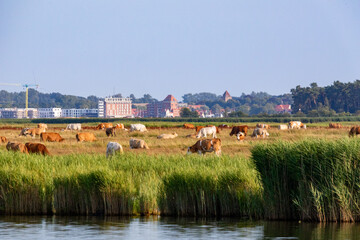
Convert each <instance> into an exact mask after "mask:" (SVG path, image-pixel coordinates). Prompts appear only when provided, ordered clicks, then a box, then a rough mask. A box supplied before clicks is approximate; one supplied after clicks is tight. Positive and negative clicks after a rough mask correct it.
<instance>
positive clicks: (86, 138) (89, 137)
mask: <svg viewBox="0 0 360 240" xmlns="http://www.w3.org/2000/svg"><path fill="white" fill-rule="evenodd" d="M76 140H77V141H78V142H93V141H97V139H96V137H95V135H94V134H93V133H89V132H83V133H77V134H76Z"/></svg>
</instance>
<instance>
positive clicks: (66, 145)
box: [0, 123, 356, 157]
mask: <svg viewBox="0 0 360 240" xmlns="http://www.w3.org/2000/svg"><path fill="white" fill-rule="evenodd" d="M342 124H343V125H346V123H342ZM94 125H96V124H89V125H86V126H89V127H93V126H94ZM149 125H150V124H149ZM151 125H152V126H154V123H152V124H151ZM248 125H249V126H250V130H249V133H248V136H247V137H246V138H245V140H244V141H243V142H239V141H237V140H236V138H235V136H233V137H230V136H229V133H230V131H231V129H223V130H220V133H219V134H217V137H219V138H220V139H221V141H222V152H223V153H224V154H227V155H230V156H233V155H241V156H245V157H248V156H249V155H250V149H251V147H252V146H253V145H254V144H257V143H259V142H264V141H266V142H274V141H277V140H279V139H281V140H286V141H291V142H293V141H300V140H304V139H319V138H320V139H329V140H330V139H333V140H335V139H341V138H345V137H347V136H348V131H349V127H350V126H352V125H356V123H348V124H347V126H348V127H344V128H341V129H330V128H327V127H325V126H327V125H328V123H322V124H321V125H319V124H308V129H301V130H283V131H280V130H278V129H277V124H274V123H271V124H270V125H271V127H272V128H271V129H270V130H269V133H270V137H269V138H267V139H262V138H258V139H255V138H251V137H250V135H251V133H252V131H253V128H254V127H255V125H256V124H255V123H249V124H248ZM48 126H49V129H48V132H58V133H60V135H61V136H62V137H63V138H65V141H64V142H62V143H57V142H55V143H51V142H47V143H45V145H46V146H47V148H48V149H49V151H50V152H51V153H52V154H53V155H64V154H79V153H80V154H94V153H104V154H105V151H106V145H107V143H108V142H109V141H116V142H119V143H120V144H121V145H122V146H123V148H124V150H125V151H128V152H134V153H144V152H146V153H147V154H148V155H157V154H161V155H169V154H185V153H186V151H187V148H188V147H189V146H191V145H193V144H194V143H195V142H196V141H197V139H194V138H187V137H186V136H187V135H189V134H194V133H195V131H194V130H193V129H184V128H175V127H174V128H162V129H149V131H148V132H146V133H139V132H132V133H131V132H129V131H124V130H117V131H116V134H117V136H116V137H107V136H106V134H105V131H104V130H94V129H86V130H83V131H86V132H93V133H94V134H95V136H96V137H97V139H98V141H96V142H93V143H78V142H77V141H76V138H75V135H76V131H72V132H71V131H61V129H63V128H65V126H66V125H65V124H48ZM83 126H84V125H83ZM23 127H35V124H33V125H26V126H25V125H23V124H13V125H0V136H5V137H7V139H8V140H9V141H16V142H22V143H26V142H30V141H31V142H40V138H39V136H37V137H35V138H31V137H30V136H27V137H24V136H19V133H20V128H23ZM4 128H5V129H4ZM6 128H16V129H6ZM173 132H176V133H177V134H178V135H179V136H178V137H177V138H175V139H170V140H169V139H167V140H166V139H157V138H156V137H157V136H158V135H160V134H162V133H173ZM132 137H134V138H140V139H144V140H145V141H146V142H147V144H148V145H149V147H150V150H143V149H142V150H131V149H130V147H129V139H130V138H132ZM1 149H5V145H4V144H3V145H2V146H0V150H1Z"/></svg>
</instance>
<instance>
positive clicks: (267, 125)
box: [256, 123, 270, 129]
mask: <svg viewBox="0 0 360 240" xmlns="http://www.w3.org/2000/svg"><path fill="white" fill-rule="evenodd" d="M256 127H257V128H265V129H270V125H269V124H264V123H258V124H256Z"/></svg>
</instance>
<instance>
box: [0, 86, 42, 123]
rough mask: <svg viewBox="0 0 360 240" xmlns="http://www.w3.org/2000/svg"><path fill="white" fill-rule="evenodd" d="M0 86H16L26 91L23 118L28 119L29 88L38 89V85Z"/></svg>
mask: <svg viewBox="0 0 360 240" xmlns="http://www.w3.org/2000/svg"><path fill="white" fill-rule="evenodd" d="M0 85H4V86H17V87H23V88H25V89H26V91H25V117H26V118H27V117H28V108H29V88H34V87H35V88H38V87H39V85H38V84H27V83H26V84H20V83H0Z"/></svg>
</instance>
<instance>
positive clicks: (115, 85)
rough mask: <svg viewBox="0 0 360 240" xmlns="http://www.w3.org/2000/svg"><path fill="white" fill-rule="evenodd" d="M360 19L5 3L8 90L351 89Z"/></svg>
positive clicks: (310, 6) (324, 5)
mask: <svg viewBox="0 0 360 240" xmlns="http://www.w3.org/2000/svg"><path fill="white" fill-rule="evenodd" d="M359 12H360V2H359V1H340V0H334V1H329V0H304V1H296V2H295V1H291V2H289V1H285V0H276V1H271V2H265V1H236V0H228V1H221V2H217V1H205V0H199V1H187V0H186V1H166V0H154V1H146V0H139V1H115V0H105V1H85V0H75V1H70V0H65V1H45V0H42V1H20V0H14V1H6V0H0V83H21V84H24V83H34V82H36V83H37V84H39V85H40V88H39V89H38V90H39V91H40V92H45V93H51V92H59V93H62V94H67V95H76V96H84V97H87V96H89V95H95V96H98V97H105V96H107V95H112V94H116V93H121V94H122V95H123V96H129V95H130V94H132V93H133V94H134V95H135V96H136V97H142V96H143V95H144V94H147V93H148V94H150V95H151V96H153V97H154V98H157V99H159V100H162V99H164V98H165V97H166V96H167V95H168V94H173V95H174V96H175V97H176V98H177V99H178V100H181V97H182V96H183V95H184V94H187V93H199V92H211V93H215V94H217V95H221V94H222V93H223V92H224V91H225V90H228V91H229V92H230V94H231V95H232V96H240V95H241V94H242V93H243V92H244V93H251V92H252V91H254V92H260V91H263V92H267V93H269V94H272V95H279V94H283V93H288V92H290V89H291V88H295V87H296V86H297V85H301V86H308V85H309V84H310V83H311V82H317V83H318V85H319V86H326V85H330V84H331V83H332V82H334V81H336V80H339V81H342V82H349V81H354V80H356V79H360V69H359V66H360V44H359V43H358V42H359V39H360V28H359V27H358V26H359V23H360V15H359V14H358V13H359ZM0 90H6V91H9V92H14V91H16V92H19V91H22V88H19V87H10V86H2V85H0Z"/></svg>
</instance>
